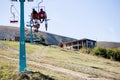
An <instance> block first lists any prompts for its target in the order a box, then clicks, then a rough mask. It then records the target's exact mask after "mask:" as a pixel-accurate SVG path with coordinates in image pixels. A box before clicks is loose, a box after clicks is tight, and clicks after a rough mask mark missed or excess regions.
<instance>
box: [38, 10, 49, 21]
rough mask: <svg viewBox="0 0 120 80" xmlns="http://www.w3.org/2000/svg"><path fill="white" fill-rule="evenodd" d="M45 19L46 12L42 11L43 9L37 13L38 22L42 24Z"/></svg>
mask: <svg viewBox="0 0 120 80" xmlns="http://www.w3.org/2000/svg"><path fill="white" fill-rule="evenodd" d="M46 18H47V16H46V12H45V11H43V9H40V12H39V20H40V22H41V23H43V21H45V19H46Z"/></svg>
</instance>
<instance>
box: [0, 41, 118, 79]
mask: <svg viewBox="0 0 120 80" xmlns="http://www.w3.org/2000/svg"><path fill="white" fill-rule="evenodd" d="M26 52H27V61H34V62H37V63H40V64H50V65H53V66H55V67H61V68H64V69H69V70H72V71H75V72H78V73H83V74H88V75H90V76H96V77H97V78H99V77H102V78H105V79H112V80H119V79H120V62H116V61H112V60H108V59H104V58H101V57H97V56H93V55H88V54H82V53H80V52H79V51H69V50H65V49H62V48H59V47H51V46H42V45H36V44H29V43H27V44H26ZM0 55H3V56H8V57H11V58H16V59H19V43H18V42H12V41H0ZM18 67H19V66H18V61H12V60H7V59H5V58H3V57H0V78H1V77H2V78H3V79H4V80H5V79H9V78H11V76H13V75H16V73H18ZM27 69H28V70H30V71H33V72H41V73H43V74H44V75H47V76H49V77H51V78H54V79H56V80H85V79H83V78H80V77H77V76H73V75H71V74H66V73H62V72H58V71H54V70H51V69H46V68H45V67H40V66H35V65H31V64H27ZM1 74H2V75H1ZM15 78H16V77H15Z"/></svg>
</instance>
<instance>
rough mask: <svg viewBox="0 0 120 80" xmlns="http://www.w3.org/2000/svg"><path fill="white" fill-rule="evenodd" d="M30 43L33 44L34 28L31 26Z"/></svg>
mask: <svg viewBox="0 0 120 80" xmlns="http://www.w3.org/2000/svg"><path fill="white" fill-rule="evenodd" d="M30 43H33V34H32V26H31V24H30Z"/></svg>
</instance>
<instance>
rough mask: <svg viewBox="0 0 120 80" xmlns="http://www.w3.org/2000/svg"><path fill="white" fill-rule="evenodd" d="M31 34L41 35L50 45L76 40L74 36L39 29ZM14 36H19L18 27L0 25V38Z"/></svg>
mask: <svg viewBox="0 0 120 80" xmlns="http://www.w3.org/2000/svg"><path fill="white" fill-rule="evenodd" d="M29 33H30V30H29V29H28V28H26V34H29ZM33 34H35V35H37V37H38V38H39V37H40V35H42V36H43V37H44V38H45V42H46V43H47V44H50V45H58V44H59V42H67V41H73V40H76V39H74V38H69V37H65V36H60V35H56V34H52V33H47V32H43V31H39V32H38V33H34V31H33ZM15 36H19V27H13V26H0V39H6V40H12V39H14V37H15Z"/></svg>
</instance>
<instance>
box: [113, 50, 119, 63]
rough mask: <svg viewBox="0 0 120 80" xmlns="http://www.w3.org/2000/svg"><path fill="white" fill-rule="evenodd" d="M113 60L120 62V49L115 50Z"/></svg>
mask: <svg viewBox="0 0 120 80" xmlns="http://www.w3.org/2000/svg"><path fill="white" fill-rule="evenodd" d="M113 59H114V60H116V61H120V48H116V49H114V54H113Z"/></svg>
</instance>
